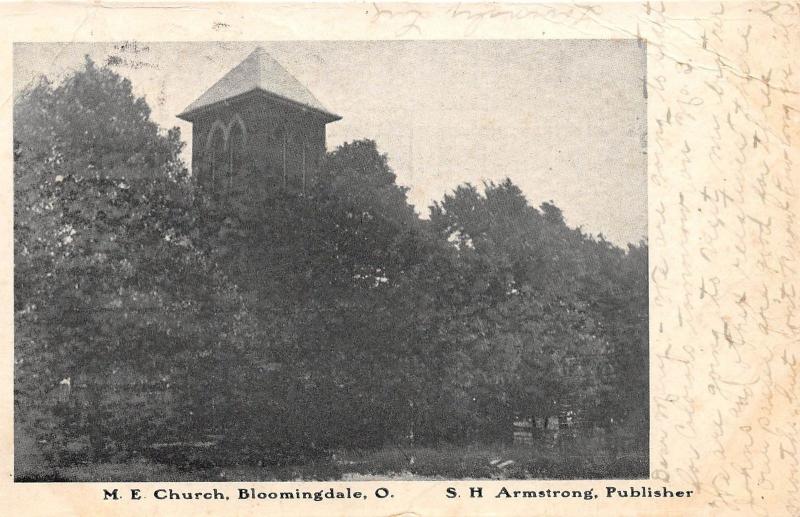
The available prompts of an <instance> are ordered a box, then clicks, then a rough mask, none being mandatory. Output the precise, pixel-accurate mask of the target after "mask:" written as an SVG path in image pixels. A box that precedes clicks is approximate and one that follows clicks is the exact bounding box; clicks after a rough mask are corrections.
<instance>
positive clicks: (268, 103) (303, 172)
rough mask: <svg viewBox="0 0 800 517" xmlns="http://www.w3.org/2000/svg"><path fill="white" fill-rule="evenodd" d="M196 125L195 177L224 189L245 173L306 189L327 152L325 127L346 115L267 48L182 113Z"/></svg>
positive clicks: (183, 116) (180, 116)
mask: <svg viewBox="0 0 800 517" xmlns="http://www.w3.org/2000/svg"><path fill="white" fill-rule="evenodd" d="M178 117H179V118H181V119H183V120H186V121H188V122H191V123H192V175H193V176H195V177H196V178H197V179H198V182H199V183H200V184H202V185H204V186H210V187H214V186H224V185H226V184H229V183H230V182H231V181H232V180H233V178H234V177H235V176H236V175H238V174H257V175H259V176H261V177H263V178H264V181H265V182H266V184H267V185H270V186H275V187H277V188H281V187H282V188H287V189H291V190H293V191H299V192H303V191H305V189H306V188H308V187H309V186H310V185H312V184H313V182H314V179H315V177H316V174H317V171H318V170H319V167H320V165H321V163H322V159H323V157H324V155H325V150H326V148H325V126H326V124H329V123H331V122H335V121H337V120H340V119H341V117H340V116H338V115H336V114H334V113H332V112H330V111H328V110H327V109H326V108H325V107H324V106H323V105H322V104H321V103H320V102H319V100H317V99H316V97H314V95H313V94H312V93H311V92H310V91H308V89H307V88H306V87H305V86H303V85H302V84H301V83H300V82H299V81H298V80H297V79H295V78H294V77H293V76H292V75H291V74H290V73H289V72H288V71H287V70H286V69H285V68H284V67H283V66H281V64H280V63H278V62H277V61H276V60H275V59H273V58H272V56H270V55H269V54H268V53H267V52H266V51H265V50H264V49H263V48H261V47H256V49H255V50H254V51H253V52H252V53H250V55H249V56H247V57H246V58H245V59H244V61H242V62H241V63H239V64H238V65H237V66H235V67H234V68H233V69H232V70H231V71H230V72H228V73H227V74H225V76H223V77H222V78H221V79H220V80H219V81H217V82H216V83H215V84H214V85H213V86H211V87H210V88H209V89H208V90H207V91H206V92H205V93H203V94H202V95H201V96H200V97H198V98H197V100H195V101H194V102H192V103H191V104H190V105H189V106H187V107H186V109H184V110H183V112H181V113H180V114H179V115H178Z"/></svg>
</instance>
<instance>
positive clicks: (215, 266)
mask: <svg viewBox="0 0 800 517" xmlns="http://www.w3.org/2000/svg"><path fill="white" fill-rule="evenodd" d="M14 117H15V123H14V139H15V189H16V190H15V196H16V197H15V212H14V214H15V221H14V230H15V232H14V239H15V311H16V318H15V320H16V348H15V363H16V383H15V395H16V398H15V400H16V411H17V421H18V422H21V423H22V424H24V425H25V426H26V429H27V431H26V432H29V433H31V434H33V435H34V436H35V438H36V440H37V443H38V444H39V445H40V446H41V447H42V449H43V450H45V451H46V452H47V453H48V457H49V460H50V461H51V462H61V463H63V462H70V461H78V460H80V459H81V458H82V457H85V456H86V455H87V454H88V455H91V456H92V458H93V459H95V460H98V459H99V460H108V459H110V458H114V457H132V456H137V455H142V454H148V453H152V451H153V449H154V446H155V447H156V448H160V449H159V450H160V451H161V452H160V455H159V458H161V459H162V460H163V459H164V458H172V457H171V456H169V454H168V453H167V452H166V451H167V450H168V444H172V445H175V444H181V443H184V444H185V443H198V442H209V441H210V442H211V443H216V444H218V446H219V447H218V449H221V450H222V451H223V452H224V453H223V454H222V455H219V454H217V455H216V456H215V454H214V453H212V451H211V450H210V449H209V450H206V452H203V453H198V452H196V451H195V452H193V453H192V454H194V457H193V458H187V456H186V454H183V455H179V457H178V456H176V457H174V458H173V459H174V461H176V462H187V461H195V462H197V461H199V462H201V463H202V462H208V463H212V464H213V463H219V462H221V461H223V460H222V459H220V458H224V459H225V461H228V462H230V461H239V460H241V461H251V462H252V461H261V462H276V461H284V460H289V459H293V460H297V459H298V458H302V457H307V456H309V455H316V454H320V453H324V452H325V451H328V450H331V449H333V448H336V447H348V448H353V447H357V448H361V447H377V446H381V445H384V444H392V443H400V442H414V443H422V444H441V443H444V442H449V443H457V442H462V443H463V442H475V441H483V442H498V441H506V440H508V439H509V437H510V431H511V422H512V421H513V419H514V418H515V415H549V414H555V412H556V407H557V406H559V405H562V404H568V405H570V407H573V408H574V409H575V411H576V412H579V413H580V414H581V416H582V418H583V419H584V421H585V422H586V423H587V425H596V426H601V427H605V426H610V425H611V422H610V420H611V418H613V419H614V420H615V421H616V422H617V423H618V424H619V423H622V424H623V425H624V424H626V423H627V425H630V426H633V428H635V429H637V430H638V436H639V438H640V442H641V441H642V440H646V433H647V426H646V422H645V421H646V412H647V361H646V357H647V299H648V297H647V246H646V244H643V243H640V244H638V245H630V246H629V247H628V249H627V250H622V249H620V248H618V247H616V246H614V245H612V244H611V243H609V242H607V241H605V240H604V239H603V238H602V237H601V238H599V239H598V238H593V237H591V236H588V235H586V234H584V233H583V232H582V231H581V230H580V229H572V228H569V227H568V226H567V225H566V224H565V222H564V219H563V217H562V214H561V212H560V210H559V209H558V208H557V207H556V206H554V205H553V204H550V203H545V204H543V205H542V206H540V207H539V208H535V207H532V206H530V205H529V203H528V202H527V200H526V199H525V197H524V196H523V194H522V192H521V191H520V190H519V188H518V187H516V186H515V185H514V184H513V183H512V182H511V181H509V180H506V181H504V182H502V183H500V184H494V183H488V184H486V185H484V186H483V188H482V189H479V188H476V187H474V186H471V185H462V186H459V187H458V188H457V189H456V190H455V191H453V192H452V193H451V194H449V195H447V196H445V198H444V199H443V200H442V201H441V202H439V203H436V204H434V206H432V207H431V209H430V217H429V219H426V220H422V219H420V218H419V217H418V216H417V215H416V213H415V211H414V210H413V207H411V206H410V205H409V204H408V202H407V199H406V189H405V188H403V187H401V186H399V185H397V183H396V178H395V175H394V173H393V172H392V171H391V169H390V167H389V166H388V162H387V158H386V156H385V155H381V154H380V153H379V152H378V150H377V149H376V146H375V144H374V142H372V141H369V140H363V141H357V142H352V143H348V144H344V145H342V146H340V147H339V148H337V149H336V150H335V151H333V152H331V153H329V155H328V157H327V160H326V163H325V165H324V168H323V171H322V172H321V174H320V178H319V181H318V182H316V185H315V187H314V189H313V191H312V192H310V193H307V194H306V195H299V194H294V193H291V192H285V191H268V190H266V189H265V188H264V185H263V183H262V182H259V179H258V178H257V177H253V176H247V175H245V174H241V175H238V176H237V182H236V183H235V184H234V185H232V186H230V187H228V188H227V190H223V191H214V192H206V191H204V190H203V187H201V186H200V185H196V184H194V183H193V180H192V178H188V177H187V175H186V173H185V168H184V166H183V164H182V163H181V162H180V158H179V155H180V151H181V146H182V144H181V141H180V134H179V132H178V130H177V129H172V130H169V131H167V132H164V131H161V130H160V129H159V128H158V127H157V126H156V125H155V124H154V123H153V122H152V121H150V120H149V109H148V107H147V104H146V102H145V101H144V100H143V99H141V98H136V97H135V96H134V95H133V93H132V90H131V85H130V83H129V82H128V81H127V80H125V79H122V78H121V77H119V76H118V75H117V74H115V73H114V72H113V71H112V70H110V69H108V68H105V67H101V68H98V67H97V66H95V64H94V63H92V62H91V61H89V60H87V62H86V65H85V67H84V69H83V70H81V71H79V72H76V73H74V74H73V75H71V76H70V77H68V78H67V79H66V80H65V81H64V82H63V83H62V84H60V85H58V86H54V85H52V84H50V83H48V82H47V81H42V82H40V83H38V84H37V85H35V86H34V87H32V88H29V89H28V90H26V91H25V92H24V93H23V94H22V95H20V96H19V98H18V99H17V101H16V103H15V112H14ZM67 384H68V385H69V386H70V388H71V392H70V393H71V395H70V396H69V399H68V401H66V402H65V401H63V400H62V401H60V402H59V401H57V400H55V399H56V398H57V396H56V395H54V393H58V392H59V390H63V389H64V386H65V385H67ZM642 443H644V444H646V442H642ZM640 445H641V443H640ZM645 446H646V445H645ZM169 450H174V447H173V449H169ZM204 450H205V449H204ZM198 455H199V457H198Z"/></svg>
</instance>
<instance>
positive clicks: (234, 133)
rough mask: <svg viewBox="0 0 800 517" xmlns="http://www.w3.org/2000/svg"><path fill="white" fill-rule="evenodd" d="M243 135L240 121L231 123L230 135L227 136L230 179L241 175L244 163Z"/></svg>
mask: <svg viewBox="0 0 800 517" xmlns="http://www.w3.org/2000/svg"><path fill="white" fill-rule="evenodd" d="M244 158H245V134H244V126H243V125H242V124H241V121H237V120H234V121H233V122H232V125H231V128H230V133H229V134H228V163H229V165H228V167H229V169H230V177H233V176H236V175H237V174H242V172H243V169H244V166H245V163H244Z"/></svg>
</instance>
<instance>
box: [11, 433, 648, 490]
mask: <svg viewBox="0 0 800 517" xmlns="http://www.w3.org/2000/svg"><path fill="white" fill-rule="evenodd" d="M18 467H19V466H18ZM647 470H648V465H647V452H646V451H631V452H628V453H625V454H613V453H611V452H609V451H608V450H607V449H599V448H597V447H596V444H593V443H586V442H581V444H580V445H577V444H576V445H574V446H573V447H572V448H565V447H560V448H549V447H545V446H536V445H502V444H498V445H464V446H458V445H443V446H440V447H435V448H434V447H419V446H398V447H384V448H381V449H376V450H366V451H351V450H339V451H335V452H334V453H332V454H331V456H330V457H328V458H324V459H321V460H317V461H309V462H307V463H305V464H302V465H287V466H280V467H275V466H264V467H260V466H255V465H231V466H227V467H214V468H197V469H190V470H187V469H180V468H178V467H175V466H172V465H165V464H159V463H154V462H151V461H147V460H137V461H129V462H124V463H101V464H95V465H75V466H69V467H62V468H57V469H47V468H44V467H43V466H39V467H38V468H35V467H32V468H27V469H26V468H18V469H17V476H16V479H17V481H33V482H35V481H85V482H88V481H95V482H97V481H310V480H319V481H322V480H338V479H341V480H346V481H358V480H385V479H393V480H420V479H603V478H605V479H624V478H644V477H647V474H648V472H647Z"/></svg>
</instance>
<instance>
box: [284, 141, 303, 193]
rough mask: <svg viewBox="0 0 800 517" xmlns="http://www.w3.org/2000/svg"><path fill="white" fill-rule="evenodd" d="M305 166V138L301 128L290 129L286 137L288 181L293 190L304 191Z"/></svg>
mask: <svg viewBox="0 0 800 517" xmlns="http://www.w3.org/2000/svg"><path fill="white" fill-rule="evenodd" d="M305 168H306V144H305V138H304V137H303V134H302V133H301V132H300V131H299V130H297V129H294V130H290V131H288V132H287V138H286V183H287V186H288V187H289V188H290V189H291V190H294V191H296V192H302V191H303V190H304V189H305Z"/></svg>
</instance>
